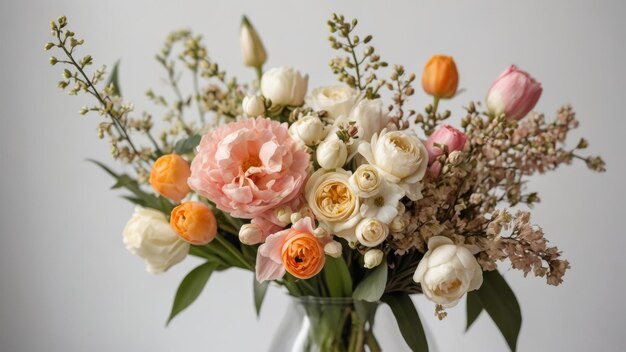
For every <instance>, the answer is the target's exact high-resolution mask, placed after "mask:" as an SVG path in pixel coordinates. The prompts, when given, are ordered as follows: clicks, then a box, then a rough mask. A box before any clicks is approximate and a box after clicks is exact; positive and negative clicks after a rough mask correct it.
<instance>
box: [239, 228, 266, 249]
mask: <svg viewBox="0 0 626 352" xmlns="http://www.w3.org/2000/svg"><path fill="white" fill-rule="evenodd" d="M262 236H263V234H262V231H261V229H260V228H259V227H258V226H257V225H254V224H244V225H242V226H241V228H240V229H239V241H241V243H243V244H247V245H250V246H251V245H254V244H257V243H261V240H262Z"/></svg>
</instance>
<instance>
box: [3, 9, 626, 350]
mask: <svg viewBox="0 0 626 352" xmlns="http://www.w3.org/2000/svg"><path fill="white" fill-rule="evenodd" d="M625 10H626V6H625V5H624V3H623V2H619V1H593V2H591V1H589V2H580V1H550V2H544V1H523V2H522V1H517V2H512V1H508V2H502V1H473V2H470V1H459V2H451V1H427V2H426V1H397V2H396V1H381V2H374V1H341V2H337V3H336V4H331V3H330V2H326V1H324V2H322V1H306V2H305V1H290V2H288V1H284V2H279V1H258V2H252V1H250V2H243V1H224V2H219V3H218V2H214V1H208V0H205V1H162V0H141V1H128V0H127V1H120V0H107V1H84V0H83V1H60V0H57V1H50V2H48V1H43V0H40V1H33V0H30V1H10V2H9V1H6V0H5V1H2V3H1V4H0V20H1V21H0V26H1V27H2V31H0V45H1V47H2V49H1V50H2V56H1V64H0V78H1V80H2V88H1V90H2V95H1V98H0V99H1V104H0V111H1V113H0V119H1V124H0V134H1V138H0V170H1V171H0V172H1V177H2V182H1V186H0V202H1V204H2V208H1V212H0V216H1V221H0V229H1V237H0V351H7V352H12V351H155V352H156V351H263V350H265V349H266V348H267V346H268V344H269V341H270V339H271V336H272V335H273V333H274V331H275V329H276V326H277V324H278V322H279V321H280V319H281V317H282V314H283V312H284V310H285V304H286V301H287V300H286V297H285V295H284V294H283V293H282V292H280V291H279V290H277V289H273V290H271V291H270V293H269V296H268V299H267V301H266V305H265V306H264V307H263V314H262V317H261V319H260V320H258V321H257V320H256V318H255V314H254V309H253V304H252V293H251V283H252V281H251V280H252V276H251V274H250V273H247V272H242V271H238V270H232V271H228V272H226V273H223V274H218V275H215V276H214V277H213V278H212V279H211V281H210V282H209V284H208V286H207V288H206V290H205V292H204V293H203V294H202V295H201V297H200V299H199V301H198V302H196V303H195V304H194V305H193V306H192V307H191V309H189V310H188V311H186V312H185V313H183V314H182V315H181V316H179V317H178V318H177V319H176V320H175V321H174V322H173V323H172V324H171V326H169V327H168V328H166V327H165V320H166V318H167V315H168V312H169V309H170V304H171V301H172V298H173V295H174V292H175V290H176V287H177V285H178V283H179V282H180V280H181V279H182V278H183V276H184V275H185V274H186V273H187V272H188V271H189V270H191V268H193V267H194V266H195V265H197V264H198V263H199V261H198V260H196V259H194V258H189V259H188V260H186V261H185V262H184V263H182V264H181V265H178V266H177V267H175V268H173V269H172V270H171V271H170V272H168V273H166V274H165V275H162V276H152V275H149V274H147V273H145V272H144V267H143V263H142V262H141V261H140V260H139V259H138V258H136V257H133V256H131V255H130V254H128V253H127V252H126V250H125V249H124V247H123V245H122V242H121V230H122V228H123V226H124V224H125V222H126V221H127V220H128V218H129V217H130V214H131V212H132V206H131V205H130V204H129V203H127V202H126V201H124V200H122V199H120V198H119V197H118V194H116V193H114V192H111V191H109V190H108V187H109V186H110V185H111V184H112V180H111V179H110V178H108V176H107V175H105V174H104V173H102V172H101V171H100V170H98V169H97V168H96V167H95V166H93V165H91V164H89V163H87V162H86V161H85V159H86V158H95V159H98V160H102V161H105V162H107V163H109V164H113V162H112V161H111V160H110V157H109V155H108V147H107V145H106V143H104V142H102V141H99V140H98V139H97V138H96V126H97V122H98V119H97V117H96V116H95V115H94V116H90V117H86V118H85V117H80V116H78V114H77V112H78V109H79V108H80V106H82V105H83V104H84V103H85V102H86V100H84V98H79V99H77V98H73V97H68V96H66V95H65V94H64V93H62V92H60V91H59V90H58V89H56V88H55V86H56V82H57V80H58V79H60V78H61V74H60V72H61V71H60V69H59V67H54V68H53V67H50V66H49V65H48V64H47V58H48V54H47V53H45V52H44V51H43V49H42V48H43V44H44V43H45V42H46V41H48V40H49V30H48V22H49V20H50V19H52V18H56V17H57V16H58V15H60V14H65V15H67V16H68V19H69V22H70V26H71V28H72V29H74V30H75V31H76V32H77V33H78V34H79V35H80V36H82V37H84V38H85V39H86V42H87V44H86V45H85V50H86V51H84V52H88V53H90V54H93V55H94V57H95V60H96V62H97V63H109V64H110V63H113V62H114V61H115V60H117V59H119V58H121V59H122V66H121V74H122V79H121V84H122V89H123V91H124V93H125V96H126V97H127V98H128V99H131V100H134V101H135V102H136V106H137V110H138V111H141V110H143V109H146V110H150V109H152V106H151V105H150V104H148V102H147V101H146V99H145V98H144V97H143V93H144V92H145V90H146V89H147V88H149V87H154V88H155V89H158V90H160V91H164V90H165V89H166V87H165V86H164V84H163V83H162V80H161V78H162V77H163V74H164V72H162V71H161V70H160V67H159V66H158V64H157V63H156V62H155V61H154V60H153V55H154V54H155V53H156V52H157V50H159V48H160V45H161V43H162V39H163V38H164V37H165V35H166V34H167V33H168V31H170V30H171V29H175V28H193V29H194V30H195V31H197V32H199V33H202V34H203V35H204V36H205V38H206V40H207V44H208V47H209V49H210V55H211V56H212V58H213V59H215V60H216V61H218V62H220V63H221V64H222V66H223V68H225V69H227V70H228V71H229V72H230V73H231V74H235V75H238V76H240V77H241V78H242V79H243V80H249V79H252V78H253V76H254V74H253V72H252V71H250V70H248V69H245V68H244V67H243V66H242V65H241V63H240V57H239V47H238V45H239V44H238V30H239V23H240V17H241V15H242V14H244V13H245V14H247V15H249V16H250V18H251V20H252V21H253V23H254V24H255V26H256V27H257V28H258V30H259V31H260V33H261V35H262V37H263V38H264V41H265V45H266V47H267V49H268V51H269V63H268V64H269V67H271V66H278V65H293V66H296V67H298V68H299V69H301V70H302V71H303V72H306V73H309V74H310V83H311V86H318V85H325V84H329V83H333V82H334V78H333V77H332V74H331V73H330V71H329V70H328V69H327V62H328V60H329V59H330V57H331V55H332V52H331V50H330V48H329V45H328V43H327V40H326V37H327V31H326V24H325V21H326V19H327V18H328V16H329V15H330V14H331V12H333V11H337V12H341V13H345V14H346V15H347V16H348V17H358V18H359V20H360V23H361V25H360V26H361V30H362V31H363V33H365V32H369V33H372V34H374V35H375V40H374V42H373V43H374V44H375V45H376V47H377V49H378V51H379V52H380V53H381V54H382V55H383V58H384V59H385V60H387V61H389V62H391V63H402V64H404V65H405V66H406V68H407V69H408V70H411V71H414V72H417V73H418V74H419V73H420V72H421V69H422V67H423V65H424V64H425V62H426V61H427V59H428V58H429V57H430V56H431V55H432V54H436V53H443V54H448V55H452V56H454V57H455V59H456V62H457V65H458V68H459V71H460V75H461V83H460V86H461V87H463V88H465V89H467V91H466V92H465V93H463V94H462V95H461V96H460V97H459V98H457V99H456V100H454V101H451V102H445V103H443V108H450V109H452V110H453V113H454V116H455V119H453V120H452V121H453V122H455V123H457V122H458V119H459V116H461V114H462V110H461V107H462V105H463V104H465V103H466V102H467V101H469V100H481V99H482V98H483V97H484V94H485V92H486V90H487V88H488V86H489V84H490V82H491V81H492V80H493V79H494V78H495V77H496V76H497V75H498V74H499V73H500V72H501V71H502V70H504V69H505V67H506V66H507V65H508V64H510V63H516V64H518V65H519V66H520V67H521V68H523V69H525V70H527V71H529V72H531V73H532V74H533V75H534V76H535V77H536V78H537V79H538V80H539V81H541V82H542V83H543V86H544V93H543V96H542V99H541V101H540V102H539V104H538V106H537V109H538V110H541V111H545V112H547V113H549V114H553V113H554V111H556V109H557V108H558V107H559V106H560V105H561V104H563V103H570V102H571V103H574V107H575V108H576V110H577V112H578V117H579V119H580V121H581V128H580V130H579V131H577V132H575V133H574V136H572V140H571V143H572V144H573V143H576V141H577V137H580V136H581V135H585V136H587V137H588V139H589V141H590V143H591V148H590V150H589V152H590V153H594V154H597V153H602V154H603V155H604V157H605V160H606V161H607V164H608V169H609V171H608V172H607V173H606V174H602V175H597V174H593V173H591V172H590V171H588V170H587V169H586V168H585V166H584V165H582V164H581V163H576V164H575V165H573V166H571V167H567V168H563V169H561V170H558V171H557V172H554V173H551V174H549V175H545V176H543V177H539V178H535V179H532V182H531V183H530V184H529V187H531V188H532V189H535V190H538V191H539V192H540V195H541V196H542V199H543V202H542V203H541V204H540V205H538V206H537V207H536V208H535V209H534V215H533V221H534V222H536V223H537V224H541V226H543V228H544V229H545V231H546V233H547V235H548V238H549V239H550V241H551V243H553V244H558V246H559V248H560V249H562V250H563V251H564V253H565V256H566V257H567V258H569V259H570V261H571V264H572V269H571V271H569V272H568V274H567V275H566V276H565V283H564V284H563V285H562V286H561V287H558V288H555V287H551V286H547V285H546V284H545V281H544V280H543V279H537V278H532V277H529V278H527V279H524V278H523V277H522V275H521V273H520V272H517V271H507V269H508V268H507V267H506V266H503V270H504V272H505V276H506V278H507V279H508V281H509V282H510V284H511V286H512V287H513V289H514V290H515V292H516V293H517V296H518V299H519V301H520V303H521V306H522V312H523V319H524V323H523V327H522V331H521V335H520V339H519V350H520V351H590V350H597V351H618V350H621V347H622V346H624V345H626V337H625V336H626V334H624V327H625V326H626V320H625V318H624V316H625V313H626V312H625V309H624V303H623V294H624V291H625V289H626V285H625V282H624V280H625V278H626V270H625V268H626V265H624V262H623V261H624V259H623V253H624V248H625V246H626V240H625V239H624V232H623V230H622V229H623V221H624V204H623V198H624V195H625V194H626V192H624V191H625V186H624V176H626V172H625V171H626V170H625V166H624V153H623V150H624V143H625V142H624V139H623V135H624V131H626V123H625V117H624V112H623V109H624V108H623V106H622V104H623V103H624V82H625V81H626V74H625V73H624V69H623V64H624V63H625V62H626V50H625V47H624V45H625V39H626V38H625V34H626V27H625V25H624V22H623V18H624V15H626V11H625ZM417 90H418V94H417V95H416V97H415V99H413V100H412V101H411V104H413V106H415V107H416V108H417V107H419V109H421V108H422V107H423V106H424V105H425V104H426V103H427V101H428V98H427V97H426V96H425V95H423V94H422V93H421V90H420V89H419V87H418V89H417ZM415 301H416V303H417V305H418V308H419V310H420V313H421V315H422V317H423V320H424V321H425V323H426V324H427V325H428V326H429V329H430V330H431V331H432V333H433V334H434V336H435V338H436V340H437V343H438V345H439V347H440V349H441V350H442V351H458V350H465V351H503V350H506V344H505V343H504V339H503V338H502V337H501V336H500V335H499V333H498V331H497V329H496V327H495V326H494V325H493V323H492V322H491V320H490V318H489V317H488V316H486V315H484V314H483V315H482V316H481V317H480V318H479V320H478V322H477V323H476V325H475V326H474V327H473V328H472V329H471V330H470V331H469V332H468V333H466V334H464V333H463V331H464V324H465V307H464V305H463V304H462V305H460V306H459V307H458V308H456V309H452V310H450V311H449V317H448V318H447V319H445V320H444V321H443V322H439V321H437V320H436V319H435V318H434V317H433V314H432V313H433V306H432V304H430V303H429V302H427V301H425V299H424V298H423V297H417V298H416V299H415ZM388 328H389V329H393V328H394V327H393V326H389V327H388Z"/></svg>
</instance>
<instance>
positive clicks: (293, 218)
mask: <svg viewBox="0 0 626 352" xmlns="http://www.w3.org/2000/svg"><path fill="white" fill-rule="evenodd" d="M289 219H290V221H291V223H292V224H295V223H296V222H298V220H300V219H302V214H300V213H299V212H298V213H293V214H291V217H290V218H289Z"/></svg>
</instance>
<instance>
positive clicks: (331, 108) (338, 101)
mask: <svg viewBox="0 0 626 352" xmlns="http://www.w3.org/2000/svg"><path fill="white" fill-rule="evenodd" d="M358 99H359V94H358V93H357V91H356V90H354V89H352V88H350V87H347V86H339V85H336V86H328V87H319V88H315V89H313V91H312V92H311V94H310V95H309V96H307V97H306V99H305V101H306V104H307V105H308V106H309V107H311V108H312V109H313V110H315V111H321V110H324V111H326V113H327V116H328V117H329V118H330V119H333V120H334V119H336V118H337V117H339V116H348V114H349V113H350V111H351V110H352V108H353V107H354V105H355V104H356V102H357V100H358Z"/></svg>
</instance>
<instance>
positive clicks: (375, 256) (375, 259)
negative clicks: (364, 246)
mask: <svg viewBox="0 0 626 352" xmlns="http://www.w3.org/2000/svg"><path fill="white" fill-rule="evenodd" d="M383 257H384V253H383V251H381V250H380V249H370V250H369V251H367V252H365V255H364V256H363V260H364V261H365V265H363V266H364V267H366V268H367V269H372V268H375V267H377V266H379V265H380V263H382V261H383Z"/></svg>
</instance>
